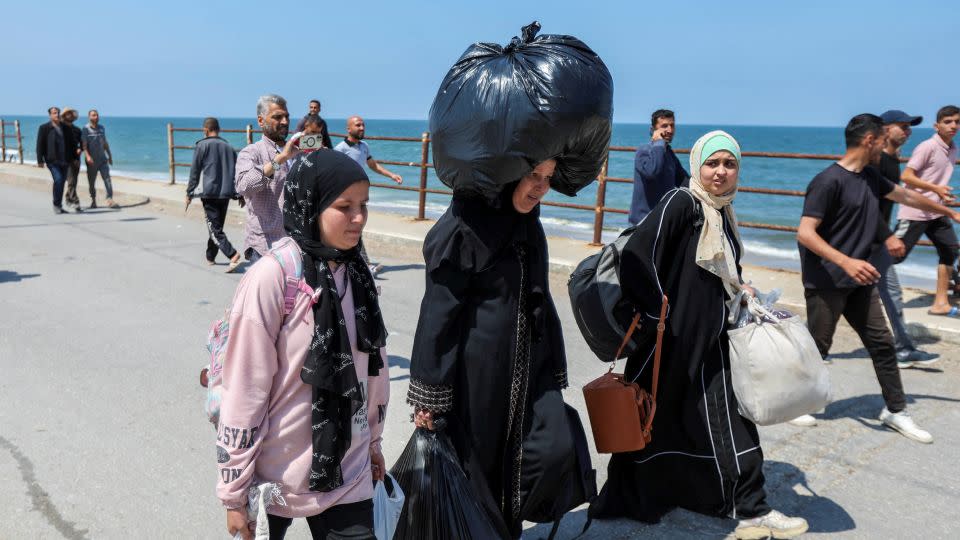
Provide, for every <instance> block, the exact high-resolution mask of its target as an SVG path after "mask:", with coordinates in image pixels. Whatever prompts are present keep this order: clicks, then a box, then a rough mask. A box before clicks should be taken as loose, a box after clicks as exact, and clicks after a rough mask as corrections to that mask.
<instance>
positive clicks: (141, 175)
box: [110, 169, 190, 183]
mask: <svg viewBox="0 0 960 540" xmlns="http://www.w3.org/2000/svg"><path fill="white" fill-rule="evenodd" d="M178 172H179V171H178ZM110 174H111V175H113V176H125V177H127V178H133V179H136V180H149V181H151V182H157V181H159V182H169V181H170V171H167V172H148V171H128V170H124V169H110ZM189 178H190V176H189V173H185V174H182V175H177V183H186V182H187V180H188V179H189Z"/></svg>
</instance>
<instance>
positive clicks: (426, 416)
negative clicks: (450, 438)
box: [413, 409, 433, 431]
mask: <svg viewBox="0 0 960 540" xmlns="http://www.w3.org/2000/svg"><path fill="white" fill-rule="evenodd" d="M413 424H414V425H415V426H417V427H422V428H426V429H429V430H430V431H433V413H432V412H430V411H428V410H425V409H421V410H419V411H417V412H416V413H415V414H414V415H413Z"/></svg>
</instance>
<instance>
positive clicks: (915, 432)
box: [797, 114, 960, 444]
mask: <svg viewBox="0 0 960 540" xmlns="http://www.w3.org/2000/svg"><path fill="white" fill-rule="evenodd" d="M845 137H846V145H847V151H846V153H845V154H844V155H843V157H841V158H840V160H839V161H837V162H836V163H834V164H832V165H830V166H829V167H827V168H826V169H825V170H824V171H823V172H821V173H820V174H818V175H817V176H816V177H814V179H813V180H812V181H811V182H810V185H809V186H807V193H806V198H805V199H804V204H803V215H802V217H801V218H800V227H799V230H798V231H797V242H798V244H799V247H800V269H801V274H802V277H803V286H804V298H805V300H806V304H807V326H808V328H809V329H810V333H811V334H812V335H813V340H814V341H815V342H816V344H817V349H819V351H820V354H821V355H822V356H826V355H827V353H828V352H829V351H830V346H831V345H832V343H833V335H834V332H835V331H836V329H837V323H838V322H839V321H840V317H841V316H843V318H844V319H846V320H847V322H848V323H850V326H852V327H853V329H854V330H855V331H856V332H857V335H859V337H860V340H861V341H862V342H863V345H864V346H865V347H866V349H867V351H869V353H870V358H871V359H872V360H873V369H874V371H875V372H876V375H877V381H878V382H879V383H880V389H881V392H882V394H883V400H884V402H885V404H886V406H885V407H884V408H883V410H882V411H881V412H880V422H881V423H883V424H884V425H886V426H887V427H890V428H892V429H894V430H896V431H899V432H900V433H901V434H903V435H904V436H905V437H907V438H909V439H913V440H915V441H917V442H921V443H927V444H929V443H932V442H933V436H932V435H930V433H928V432H927V431H924V430H922V429H920V428H919V427H918V426H917V424H916V423H915V422H914V421H913V419H912V418H911V417H910V416H909V414H907V410H906V409H907V400H906V396H905V395H904V392H903V382H902V380H901V378H900V370H899V369H898V367H897V356H896V349H895V347H894V343H893V336H892V335H891V334H890V328H889V327H888V326H887V321H886V319H884V317H883V311H882V308H881V307H880V296H879V294H878V293H877V289H876V284H877V282H878V281H879V280H880V272H878V271H877V269H876V266H875V264H876V263H877V260H878V258H880V257H882V256H885V255H886V253H885V251H886V248H885V247H884V246H882V245H881V244H880V243H879V242H878V241H877V240H878V239H877V225H878V223H879V222H880V204H879V201H880V199H881V198H887V199H890V200H892V201H894V202H898V203H900V204H901V205H903V206H910V207H913V208H919V209H921V210H925V211H929V212H937V213H940V214H944V215H947V216H950V218H951V219H952V220H954V221H956V222H960V213H958V212H954V211H953V210H951V209H949V208H946V207H945V206H943V205H941V204H938V203H935V202H933V201H931V200H930V199H927V198H925V197H924V196H923V195H920V194H919V193H917V192H915V191H912V190H908V189H904V188H903V186H898V185H895V184H893V183H892V182H890V181H889V180H887V179H885V178H883V177H882V176H880V174H879V173H878V172H877V170H876V169H875V168H874V167H870V166H869V165H877V164H879V162H880V155H881V153H882V151H883V147H884V143H885V141H886V133H885V132H884V129H883V120H882V119H881V118H880V117H879V116H876V115H873V114H861V115H858V116H855V117H853V118H852V119H851V120H850V122H849V123H848V124H847V127H846V130H845Z"/></svg>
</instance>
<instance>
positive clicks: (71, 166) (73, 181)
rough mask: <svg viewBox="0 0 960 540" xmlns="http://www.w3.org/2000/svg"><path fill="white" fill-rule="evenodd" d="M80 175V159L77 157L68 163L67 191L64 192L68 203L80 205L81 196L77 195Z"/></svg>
mask: <svg viewBox="0 0 960 540" xmlns="http://www.w3.org/2000/svg"><path fill="white" fill-rule="evenodd" d="M78 176H80V160H79V159H75V160H73V161H71V162H70V163H68V164H67V192H66V194H64V197H66V200H67V204H71V205H74V206H80V197H78V196H77V177H78Z"/></svg>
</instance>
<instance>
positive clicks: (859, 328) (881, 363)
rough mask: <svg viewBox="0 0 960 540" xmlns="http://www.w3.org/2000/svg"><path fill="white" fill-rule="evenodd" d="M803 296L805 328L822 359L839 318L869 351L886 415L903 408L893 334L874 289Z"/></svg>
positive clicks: (815, 292)
mask: <svg viewBox="0 0 960 540" xmlns="http://www.w3.org/2000/svg"><path fill="white" fill-rule="evenodd" d="M803 296H804V298H805V299H806V301H807V327H808V328H809V329H810V333H811V334H812V335H813V340H814V341H815V342H816V344H817V349H819V350H820V354H821V355H822V356H824V357H826V356H827V353H828V352H830V345H832V344H833V334H834V332H835V331H836V329H837V323H838V322H839V321H840V316H841V315H843V318H844V319H846V320H847V322H848V323H849V324H850V326H852V327H853V329H854V330H855V331H856V332H857V335H859V336H860V341H862V342H863V346H864V347H866V348H867V351H869V352H870V358H871V359H872V360H873V370H874V371H875V372H876V373H877V381H878V382H879V383H880V391H881V393H883V401H884V402H886V404H887V409H888V410H889V411H890V412H900V411H902V410H903V409H905V408H906V407H907V401H906V398H905V397H904V395H903V382H902V381H901V380H900V369H899V368H898V367H897V355H896V349H895V348H894V346H893V335H892V334H890V328H889V327H888V326H887V320H886V319H884V318H883V308H882V307H881V305H880V295H879V294H878V293H877V288H876V287H875V286H873V285H870V286H867V287H856V288H853V289H805V290H804V293H803Z"/></svg>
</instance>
